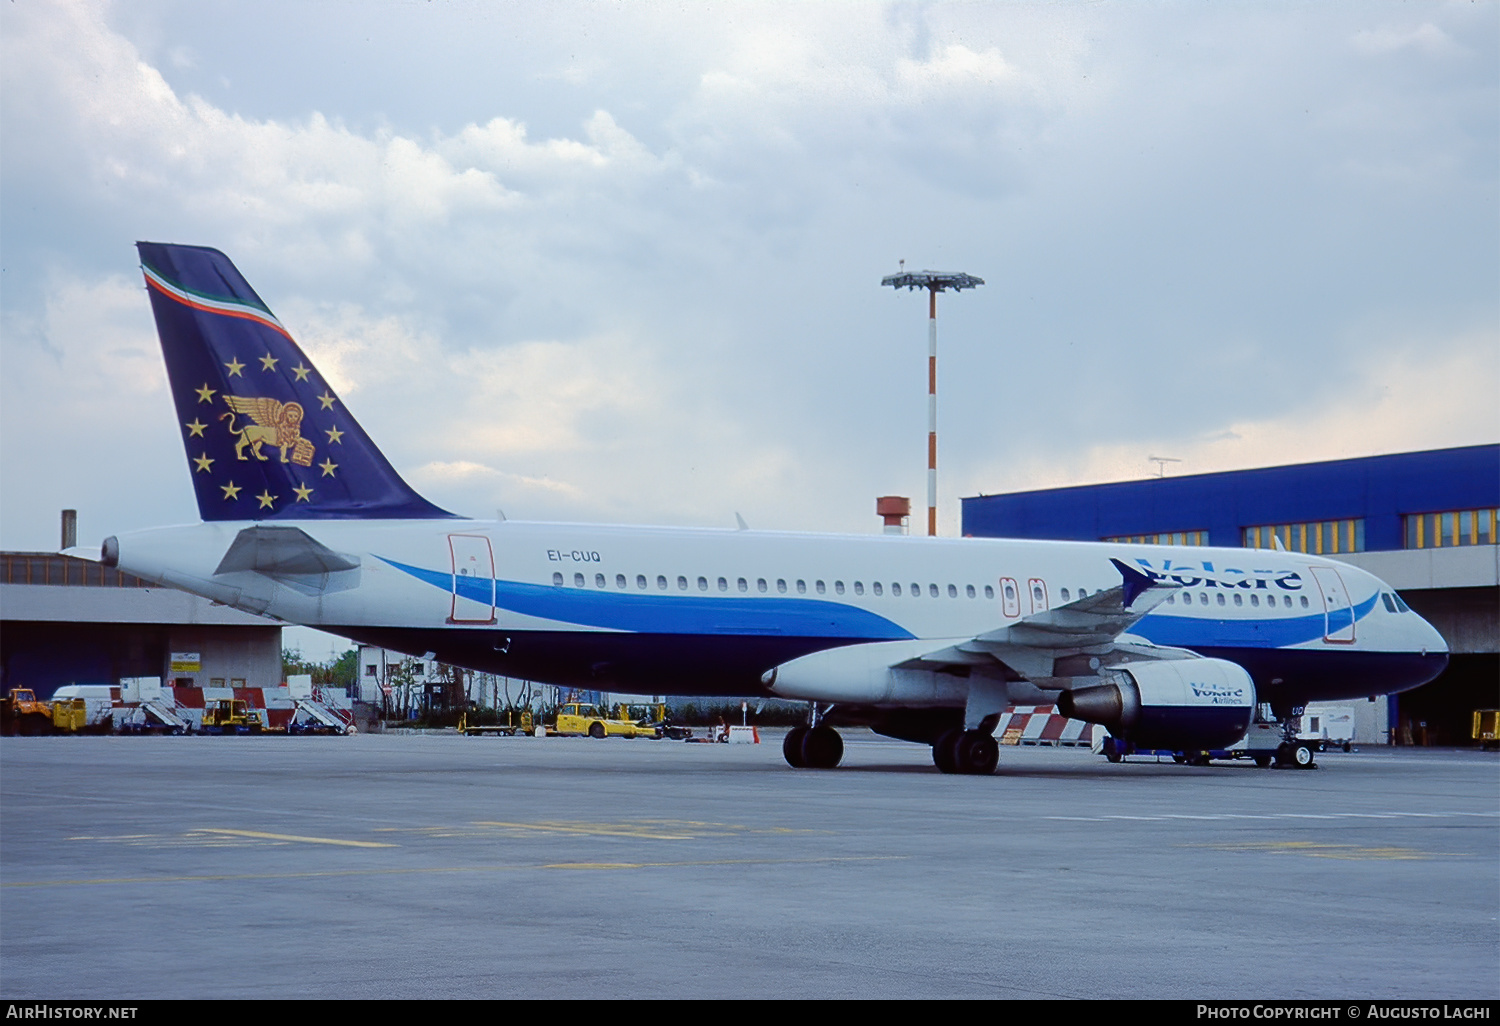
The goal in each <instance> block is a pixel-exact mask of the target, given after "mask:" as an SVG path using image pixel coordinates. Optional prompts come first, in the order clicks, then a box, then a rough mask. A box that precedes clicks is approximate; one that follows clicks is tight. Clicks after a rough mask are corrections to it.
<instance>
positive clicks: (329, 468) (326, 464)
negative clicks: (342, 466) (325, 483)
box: [318, 457, 339, 477]
mask: <svg viewBox="0 0 1500 1026" xmlns="http://www.w3.org/2000/svg"><path fill="white" fill-rule="evenodd" d="M318 466H319V467H321V468H322V470H323V476H324V477H332V476H333V472H334V471H335V470H337V469H339V465H338V464H337V463H335V462H333V460H330V459H327V458H326V457H325V458H324V460H323V462H322V463H319V464H318Z"/></svg>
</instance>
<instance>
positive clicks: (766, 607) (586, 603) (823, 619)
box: [378, 556, 916, 641]
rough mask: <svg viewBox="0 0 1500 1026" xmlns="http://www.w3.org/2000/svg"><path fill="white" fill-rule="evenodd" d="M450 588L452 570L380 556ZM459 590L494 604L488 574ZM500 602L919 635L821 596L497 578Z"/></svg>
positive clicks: (579, 613) (792, 632)
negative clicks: (608, 588)
mask: <svg viewBox="0 0 1500 1026" xmlns="http://www.w3.org/2000/svg"><path fill="white" fill-rule="evenodd" d="M378 558H380V559H381V560H382V561H384V562H386V563H389V564H390V565H391V566H393V567H395V568H396V569H397V570H402V571H405V572H406V573H408V574H411V575H412V576H413V577H415V578H416V579H417V580H419V581H424V582H426V583H427V584H430V585H432V586H433V587H435V588H441V589H442V590H443V591H445V592H447V593H448V594H450V595H451V594H452V593H453V587H454V584H453V582H454V577H453V575H452V574H451V573H445V572H443V571H440V570H424V569H422V568H421V567H415V566H407V565H406V564H405V563H397V562H396V561H395V560H391V559H386V558H385V557H384V556H380V557H378ZM458 594H459V596H460V597H461V598H466V599H470V600H472V601H474V602H479V603H481V604H483V605H486V606H487V605H489V604H490V581H489V578H477V577H459V578H458ZM495 605H496V606H498V607H499V608H501V609H506V610H509V611H510V612H512V613H521V614H522V615H525V616H535V617H538V618H540V619H543V620H555V621H557V622H559V623H572V624H578V625H580V626H585V627H601V628H604V629H606V630H616V631H633V632H637V633H650V634H759V635H777V634H779V635H786V636H791V637H803V638H845V639H849V640H851V641H901V640H905V639H908V638H914V637H916V635H915V634H912V633H911V632H910V631H908V630H906V628H904V627H902V626H900V625H899V624H896V623H893V622H892V621H890V620H887V619H886V618H885V617H883V616H879V615H877V614H875V613H871V612H869V611H868V610H864V609H860V608H859V607H857V606H849V605H845V604H843V603H842V602H827V601H824V600H822V599H801V598H754V599H735V598H714V597H709V596H703V595H621V594H617V593H610V592H601V591H585V590H583V589H581V588H565V587H559V586H557V585H545V584H523V583H521V582H519V581H503V580H499V579H498V578H497V579H496V580H495Z"/></svg>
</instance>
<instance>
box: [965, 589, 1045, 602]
mask: <svg viewBox="0 0 1500 1026" xmlns="http://www.w3.org/2000/svg"><path fill="white" fill-rule="evenodd" d="M971 590H972V589H971ZM1062 600H1063V601H1064V602H1067V601H1068V589H1067V588H1064V589H1063V590H1062Z"/></svg>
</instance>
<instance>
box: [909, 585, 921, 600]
mask: <svg viewBox="0 0 1500 1026" xmlns="http://www.w3.org/2000/svg"><path fill="white" fill-rule="evenodd" d="M911 597H912V598H921V597H922V586H921V585H920V584H913V585H912V586H911Z"/></svg>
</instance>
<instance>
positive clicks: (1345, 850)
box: [1182, 841, 1467, 862]
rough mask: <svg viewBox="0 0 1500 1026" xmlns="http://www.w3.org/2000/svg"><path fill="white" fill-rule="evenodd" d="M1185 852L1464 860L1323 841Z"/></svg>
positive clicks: (1456, 854)
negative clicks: (1211, 851)
mask: <svg viewBox="0 0 1500 1026" xmlns="http://www.w3.org/2000/svg"><path fill="white" fill-rule="evenodd" d="M1182 847H1184V848H1211V849H1213V850H1214V851H1239V852H1265V853H1267V854H1271V855H1306V856H1308V857H1309V858H1315V859H1343V860H1345V861H1351V862H1354V861H1366V860H1376V861H1389V862H1408V861H1418V860H1423V859H1431V858H1441V857H1459V858H1462V857H1466V855H1467V853H1465V852H1453V851H1445V852H1427V851H1418V850H1417V849H1416V848H1398V847H1395V846H1394V845H1386V846H1381V847H1361V846H1360V845H1357V844H1330V843H1327V842H1324V841H1242V842H1230V843H1226V844H1186V845H1182Z"/></svg>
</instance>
